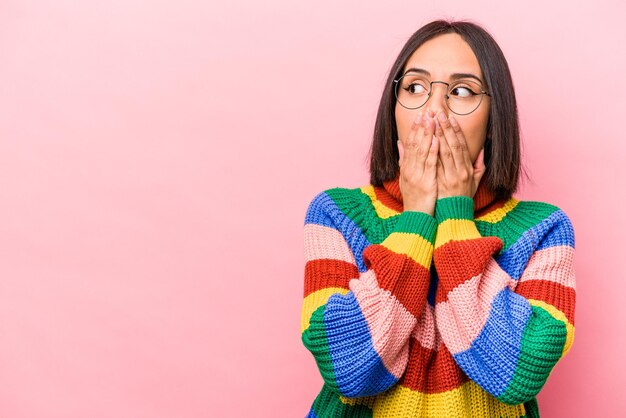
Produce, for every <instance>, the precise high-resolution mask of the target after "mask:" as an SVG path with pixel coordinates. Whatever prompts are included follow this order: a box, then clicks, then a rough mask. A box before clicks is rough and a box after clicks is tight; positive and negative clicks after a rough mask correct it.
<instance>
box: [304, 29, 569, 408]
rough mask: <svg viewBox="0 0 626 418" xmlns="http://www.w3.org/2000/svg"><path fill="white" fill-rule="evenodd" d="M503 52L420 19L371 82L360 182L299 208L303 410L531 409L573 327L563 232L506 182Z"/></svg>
mask: <svg viewBox="0 0 626 418" xmlns="http://www.w3.org/2000/svg"><path fill="white" fill-rule="evenodd" d="M521 167H522V165H521V163H520V139H519V130H518V116H517V106H516V101H515V93H514V90H513V83H512V80H511V76H510V73H509V68H508V64H507V62H506V59H505V58H504V56H503V54H502V52H501V50H500V48H499V47H498V45H497V44H496V42H495V41H494V39H493V38H492V37H491V36H490V35H489V34H488V33H487V32H486V31H485V30H484V29H482V28H481V27H480V26H478V25H476V24H473V23H470V22H446V21H435V22H431V23H429V24H427V25H425V26H424V27H422V28H421V29H419V30H418V31H417V32H416V33H415V34H414V35H413V36H412V37H411V38H410V39H409V40H408V42H407V43H406V45H405V46H404V48H403V49H402V51H401V52H400V55H399V56H398V58H397V60H396V62H395V63H394V65H393V67H392V69H391V71H390V74H389V79H388V82H387V84H386V86H385V90H384V93H383V95H382V99H381V101H380V106H379V110H378V116H377V120H376V127H375V132H374V139H373V143H372V148H371V164H370V173H371V178H370V184H369V185H366V186H363V187H360V188H356V189H346V188H334V189H329V190H326V191H324V192H322V193H320V194H318V195H317V196H316V197H315V198H314V199H313V200H312V202H311V203H310V206H309V208H308V210H307V213H306V219H305V226H304V235H305V240H304V242H305V257H306V265H305V278H304V302H303V307H302V321H301V329H302V341H303V343H304V345H305V346H306V348H307V349H308V350H309V351H310V352H311V353H312V354H313V357H314V358H315V361H316V362H317V366H318V368H319V370H320V373H321V375H322V377H323V379H324V385H323V387H322V388H321V391H320V392H319V395H318V396H317V398H316V399H315V400H314V401H313V404H312V407H311V410H310V411H309V413H308V416H309V417H318V418H321V417H371V416H373V417H443V418H445V417H473V418H476V417H538V416H539V411H538V404H537V401H536V396H537V393H538V392H539V391H540V390H541V388H542V387H543V385H544V384H545V382H546V379H547V378H548V376H549V375H550V373H551V371H552V369H553V368H554V366H555V365H556V363H557V362H558V361H559V360H560V359H561V358H562V357H563V356H564V355H565V354H566V353H567V352H568V351H569V349H570V347H571V345H572V341H573V338H574V306H575V300H576V291H575V280H574V270H573V265H574V264H573V256H574V231H573V228H572V224H571V222H570V220H569V219H568V217H567V216H566V214H565V213H564V212H563V211H562V210H560V209H559V208H557V207H555V206H553V205H550V204H548V203H542V202H530V201H520V200H518V199H516V198H515V197H514V196H513V193H514V192H515V191H516V189H517V184H518V179H519V175H520V171H521Z"/></svg>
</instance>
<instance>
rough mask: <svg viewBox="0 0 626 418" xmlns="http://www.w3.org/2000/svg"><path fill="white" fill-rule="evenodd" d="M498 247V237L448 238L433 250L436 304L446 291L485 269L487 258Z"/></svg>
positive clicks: (500, 242)
mask: <svg viewBox="0 0 626 418" xmlns="http://www.w3.org/2000/svg"><path fill="white" fill-rule="evenodd" d="M501 248H502V240H501V239H500V238H498V237H481V238H473V239H467V240H463V241H449V242H447V243H446V244H444V245H442V246H441V247H438V248H437V249H435V253H434V259H435V267H436V269H437V276H438V277H439V283H438V285H437V286H438V288H437V296H436V298H435V301H436V303H440V302H445V301H447V300H448V292H450V291H452V290H453V289H454V288H455V287H457V286H458V285H460V284H461V283H465V282H466V281H468V280H469V279H471V278H472V277H474V276H477V275H479V274H481V273H482V272H483V271H485V267H486V266H487V263H488V262H489V260H490V258H491V257H492V256H493V254H495V253H496V252H498V251H500V249H501Z"/></svg>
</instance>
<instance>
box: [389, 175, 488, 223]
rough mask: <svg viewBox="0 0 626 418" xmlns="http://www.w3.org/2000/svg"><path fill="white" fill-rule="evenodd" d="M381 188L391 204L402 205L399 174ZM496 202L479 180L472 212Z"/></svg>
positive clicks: (483, 209) (486, 210) (480, 210)
mask: <svg viewBox="0 0 626 418" xmlns="http://www.w3.org/2000/svg"><path fill="white" fill-rule="evenodd" d="M383 189H384V190H385V191H386V192H387V193H388V194H389V195H390V197H392V198H393V201H394V202H389V203H395V204H393V206H396V207H402V193H401V192H400V174H399V173H398V175H397V176H396V177H395V178H394V179H393V180H389V181H386V182H384V183H383ZM495 203H496V195H495V193H493V192H492V191H491V190H490V189H489V188H488V187H487V186H486V183H485V182H484V181H481V182H480V184H479V185H478V189H477V190H476V194H475V195H474V213H475V214H476V213H478V212H481V213H485V212H488V211H489V207H490V206H492V205H494V204H495ZM498 206H499V205H498Z"/></svg>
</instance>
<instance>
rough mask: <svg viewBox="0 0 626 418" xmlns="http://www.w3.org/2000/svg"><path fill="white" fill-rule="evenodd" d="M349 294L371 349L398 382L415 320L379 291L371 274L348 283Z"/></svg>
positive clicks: (390, 294)
mask: <svg viewBox="0 0 626 418" xmlns="http://www.w3.org/2000/svg"><path fill="white" fill-rule="evenodd" d="M349 286H350V290H352V293H354V296H355V297H356V300H357V301H358V303H359V306H360V308H361V312H362V313H363V316H364V317H365V320H366V321H367V325H368V327H369V330H370V334H371V336H372V344H373V345H374V349H375V350H376V352H377V353H378V355H379V356H380V358H381V359H382V361H383V364H384V365H385V368H386V369H387V370H388V371H389V372H390V373H391V374H393V375H394V376H395V377H397V378H398V379H399V378H400V377H401V376H402V374H403V373H404V370H405V369H406V365H407V362H408V357H409V336H410V335H411V331H412V330H413V327H414V326H415V324H416V322H417V319H416V318H415V317H414V316H413V315H412V314H411V313H410V312H409V311H408V310H406V308H405V307H404V306H403V305H402V304H401V303H400V301H398V299H397V298H396V297H395V296H394V295H393V294H392V293H391V292H390V291H388V290H385V289H381V288H380V287H379V286H378V281H377V280H376V274H375V273H374V270H368V271H366V272H365V273H363V274H362V275H361V277H360V278H359V279H352V280H350V284H349Z"/></svg>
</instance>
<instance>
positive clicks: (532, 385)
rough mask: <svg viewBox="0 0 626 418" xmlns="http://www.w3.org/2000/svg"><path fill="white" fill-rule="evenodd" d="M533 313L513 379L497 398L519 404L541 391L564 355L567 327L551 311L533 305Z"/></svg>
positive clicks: (525, 330)
mask: <svg viewBox="0 0 626 418" xmlns="http://www.w3.org/2000/svg"><path fill="white" fill-rule="evenodd" d="M531 308H532V314H531V316H530V318H529V320H528V324H526V328H525V329H524V334H523V335H522V347H521V351H520V355H519V358H518V360H517V364H516V367H515V373H514V374H513V379H511V382H510V383H509V385H508V387H507V388H506V390H505V391H504V393H503V394H502V395H500V396H499V397H498V399H499V400H500V401H502V402H504V403H507V404H510V405H517V404H520V403H522V402H524V401H527V400H528V399H529V398H532V397H534V396H536V395H537V393H539V391H540V390H541V388H542V387H543V385H544V384H545V383H546V380H547V379H548V376H549V375H550V372H551V371H552V369H553V368H554V366H555V365H556V363H557V361H558V360H559V359H560V358H561V355H562V353H563V347H564V346H565V339H566V337H567V329H566V327H565V324H564V323H563V321H559V320H558V319H555V318H554V317H553V316H552V315H550V313H549V312H548V311H546V310H545V309H543V308H541V307H539V306H531Z"/></svg>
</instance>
